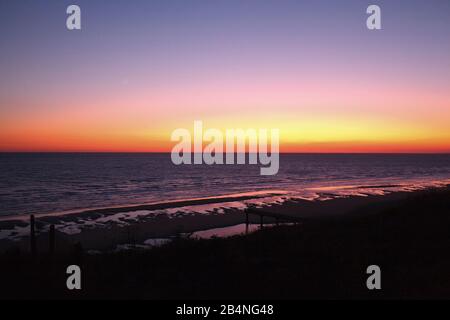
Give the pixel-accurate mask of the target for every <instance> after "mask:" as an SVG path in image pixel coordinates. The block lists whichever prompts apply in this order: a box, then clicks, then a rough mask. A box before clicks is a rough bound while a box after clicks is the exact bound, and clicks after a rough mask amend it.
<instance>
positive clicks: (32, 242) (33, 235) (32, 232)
mask: <svg viewBox="0 0 450 320" xmlns="http://www.w3.org/2000/svg"><path fill="white" fill-rule="evenodd" d="M30 250H31V255H32V256H33V257H35V256H36V229H35V220H34V215H33V214H32V215H30Z"/></svg>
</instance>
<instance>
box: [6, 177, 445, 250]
mask: <svg viewBox="0 0 450 320" xmlns="http://www.w3.org/2000/svg"><path fill="white" fill-rule="evenodd" d="M449 185H450V184H445V185H442V186H440V187H436V186H434V187H430V188H425V189H419V190H413V191H411V190H409V191H407V190H403V191H392V192H391V191H386V190H385V191H384V192H382V193H378V192H372V194H370V193H369V194H362V193H360V192H359V191H360V190H358V192H357V193H356V194H354V195H348V196H342V195H336V194H332V195H330V194H329V193H328V192H323V193H320V194H319V195H320V196H319V197H318V198H316V199H312V200H307V199H302V198H283V196H284V194H282V193H269V194H264V195H260V196H257V195H253V196H250V195H245V194H244V195H242V194H241V195H240V196H231V197H230V196H223V197H212V198H206V199H192V200H189V201H178V202H175V204H176V206H171V205H170V204H172V203H170V202H165V203H162V204H148V205H141V206H129V207H126V208H125V210H124V207H117V208H108V209H102V210H89V211H84V212H83V213H82V214H76V215H73V214H71V215H67V216H45V217H40V218H39V219H37V229H38V236H37V241H38V246H39V247H40V251H44V252H45V251H46V246H47V242H48V240H47V239H48V229H49V226H50V225H51V224H55V225H56V238H57V239H56V241H57V243H59V245H58V246H57V250H59V251H66V250H68V248H70V247H71V246H73V245H74V244H76V243H78V244H80V245H81V246H82V247H83V248H86V249H88V250H99V251H111V250H115V249H116V248H118V246H121V245H122V246H123V245H129V244H134V245H143V244H144V243H146V241H147V242H148V241H149V240H152V239H170V238H173V237H175V236H179V235H181V234H190V233H195V232H204V231H208V230H211V229H218V228H226V227H233V226H237V225H239V224H242V223H245V214H244V210H245V209H246V208H263V209H264V210H268V211H271V212H274V213H276V214H279V215H288V216H291V217H294V218H298V219H301V220H302V221H305V222H306V221H308V222H309V221H311V220H316V221H318V220H324V219H340V218H342V217H344V216H351V214H352V212H354V211H357V210H359V211H361V208H364V207H367V212H368V213H369V212H370V211H371V209H370V207H380V206H384V205H386V204H389V203H390V202H392V201H397V200H401V199H405V198H407V197H409V196H413V195H415V194H418V193H420V192H424V191H425V192H426V191H427V190H429V189H434V188H448V187H449ZM391 186H392V185H389V186H388V187H391ZM377 187H378V186H377ZM382 187H386V186H385V185H384V186H382ZM395 187H397V186H395ZM323 191H326V190H323ZM267 195H270V196H272V198H271V200H272V201H269V202H268V203H264V202H261V200H263V199H267ZM330 196H334V197H331V198H330ZM273 197H275V198H273ZM274 200H278V202H277V201H274ZM196 206H197V207H196ZM205 206H206V207H205ZM200 208H201V209H202V210H203V211H202V210H200ZM196 210H197V212H196ZM249 222H250V223H251V224H259V223H260V220H259V218H258V217H256V216H252V215H250V221H249ZM274 222H275V219H271V218H266V219H265V221H264V223H265V224H270V223H274ZM2 224H3V226H7V227H9V229H7V228H2ZM0 232H3V235H4V234H6V233H7V232H10V234H11V235H14V233H15V232H17V235H18V236H17V237H16V239H14V238H12V239H11V238H10V237H4V238H3V239H2V240H0V251H5V250H8V249H9V248H11V247H19V248H20V249H21V250H24V251H27V250H29V243H28V242H29V240H28V239H29V236H28V233H29V224H28V223H27V222H26V221H23V220H22V221H19V222H17V221H14V220H13V221H6V222H5V221H0Z"/></svg>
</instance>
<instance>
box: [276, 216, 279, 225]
mask: <svg viewBox="0 0 450 320" xmlns="http://www.w3.org/2000/svg"><path fill="white" fill-rule="evenodd" d="M275 221H276V222H275V223H276V225H277V226H279V225H280V219H278V217H277V218H275Z"/></svg>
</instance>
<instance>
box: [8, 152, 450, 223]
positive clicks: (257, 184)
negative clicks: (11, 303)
mask: <svg viewBox="0 0 450 320" xmlns="http://www.w3.org/2000/svg"><path fill="white" fill-rule="evenodd" d="M260 167H261V166H260V165H249V164H246V165H206V164H203V165H174V164H173V163H172V161H171V158H170V154H169V153H167V154H166V153H0V217H1V218H5V217H14V216H20V215H28V214H56V213H64V212H76V211H77V210H78V211H82V210H87V209H95V208H109V207H116V206H130V205H138V204H148V203H160V202H170V201H179V200H186V199H203V198H214V197H216V198H219V199H220V197H223V196H229V195H241V196H242V195H244V196H247V197H251V195H258V197H259V198H261V195H264V194H265V193H267V195H268V198H271V197H272V198H273V195H274V194H279V195H283V197H284V199H286V198H289V197H300V198H305V199H314V198H315V197H318V196H322V197H324V196H326V195H330V194H361V193H370V192H372V193H377V192H378V193H380V192H381V193H382V192H385V191H386V190H399V189H400V190H407V189H411V188H413V189H414V188H424V187H428V186H435V185H443V184H444V185H445V184H449V183H450V154H280V168H279V172H278V174H276V175H273V176H262V175H260ZM269 195H270V197H269Z"/></svg>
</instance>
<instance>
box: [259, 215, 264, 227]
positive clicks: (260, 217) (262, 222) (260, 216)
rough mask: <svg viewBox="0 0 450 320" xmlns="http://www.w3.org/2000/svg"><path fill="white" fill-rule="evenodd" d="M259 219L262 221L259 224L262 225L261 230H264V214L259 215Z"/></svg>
mask: <svg viewBox="0 0 450 320" xmlns="http://www.w3.org/2000/svg"><path fill="white" fill-rule="evenodd" d="M259 219H260V221H259V223H260V227H261V229H262V228H263V225H264V221H263V219H264V218H263V215H262V214H260V215H259Z"/></svg>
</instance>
